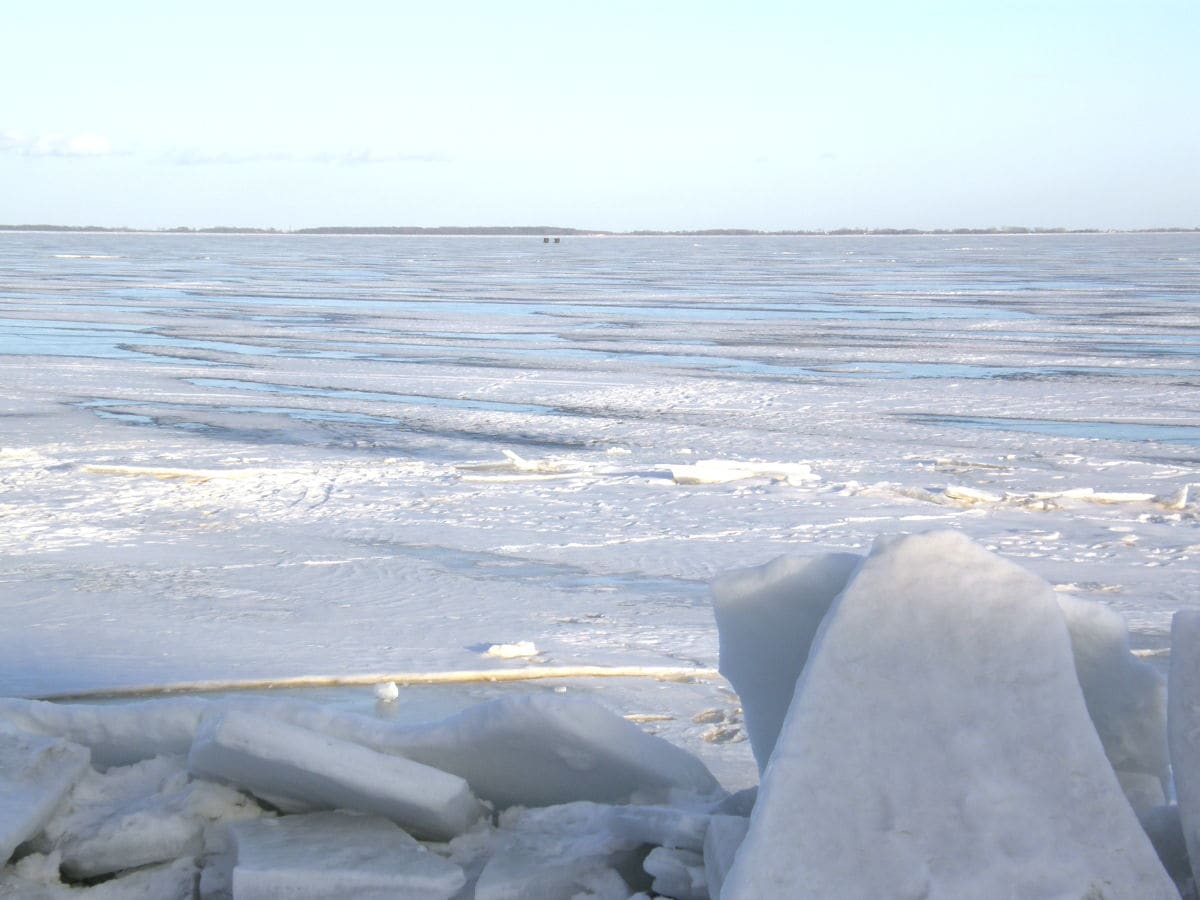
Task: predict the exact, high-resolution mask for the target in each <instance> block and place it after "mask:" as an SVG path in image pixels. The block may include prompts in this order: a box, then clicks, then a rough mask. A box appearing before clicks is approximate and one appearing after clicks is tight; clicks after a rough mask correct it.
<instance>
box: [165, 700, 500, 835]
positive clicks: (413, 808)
mask: <svg viewBox="0 0 1200 900" xmlns="http://www.w3.org/2000/svg"><path fill="white" fill-rule="evenodd" d="M188 767H189V769H190V770H191V771H192V772H193V774H195V775H198V776H200V777H210V778H216V779H218V780H221V781H227V782H229V783H231V784H234V785H236V786H239V787H244V788H246V789H247V790H250V791H252V792H254V793H256V794H259V795H260V796H264V795H265V796H264V799H266V798H281V799H284V800H287V801H292V802H293V803H294V804H296V807H293V808H301V809H303V808H308V809H338V808H343V809H351V810H360V811H363V812H370V813H377V814H379V815H382V816H385V817H386V818H389V819H392V820H393V821H395V822H396V823H397V824H399V825H401V826H402V827H404V828H405V829H406V830H408V831H411V832H412V833H413V834H415V835H417V836H418V837H424V838H430V839H433V840H448V839H449V838H451V837H453V836H454V835H456V834H460V833H461V832H463V831H466V830H467V828H469V827H470V826H471V824H472V823H473V822H475V821H476V820H477V819H478V818H479V815H480V813H481V808H480V806H479V802H478V801H477V800H476V799H475V797H474V796H473V795H472V794H471V791H470V788H469V787H468V786H467V783H466V782H465V781H463V779H461V778H459V777H457V776H455V775H451V774H449V773H447V772H444V771H439V770H438V769H435V768H432V767H430V766H427V765H422V764H421V763H417V762H413V761H411V760H408V759H402V758H400V757H398V756H390V755H387V754H383V753H378V752H375V751H373V750H370V749H368V748H366V747H363V746H359V745H357V744H353V743H350V742H349V741H344V740H340V739H338V738H334V737H329V736H328V735H324V734H318V733H316V732H314V731H309V730H308V729H305V728H300V727H297V726H295V725H290V724H287V723H285V722H281V721H279V720H277V719H272V718H269V717H267V716H254V715H250V714H248V713H244V712H237V711H229V712H226V713H225V714H223V715H221V716H214V717H213V718H212V719H210V720H208V721H206V722H205V723H204V725H203V726H202V727H201V730H200V732H199V733H198V734H197V735H196V741H195V744H194V745H193V746H192V751H191V754H190V755H189V756H188Z"/></svg>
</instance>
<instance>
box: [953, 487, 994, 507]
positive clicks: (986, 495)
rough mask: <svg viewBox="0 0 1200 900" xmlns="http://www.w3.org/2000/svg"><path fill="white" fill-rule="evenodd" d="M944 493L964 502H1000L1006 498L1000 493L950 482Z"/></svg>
mask: <svg viewBox="0 0 1200 900" xmlns="http://www.w3.org/2000/svg"><path fill="white" fill-rule="evenodd" d="M943 493H944V494H945V495H946V496H947V497H949V498H950V499H951V500H958V501H960V502H962V503H967V504H974V503H999V502H1000V501H1001V500H1003V499H1004V498H1003V497H1002V496H1000V495H999V494H994V493H992V492H991V491H984V490H980V489H979V488H973V487H966V486H964V485H957V484H950V485H947V486H946V489H945V491H943Z"/></svg>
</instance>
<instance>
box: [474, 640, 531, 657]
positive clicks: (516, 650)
mask: <svg viewBox="0 0 1200 900" xmlns="http://www.w3.org/2000/svg"><path fill="white" fill-rule="evenodd" d="M483 655H484V656H491V657H493V658H495V659H527V658H529V657H531V656H537V655H538V648H537V647H536V646H534V644H533V642H532V641H516V642H514V643H511V644H489V645H488V648H487V649H486V650H484V651H483Z"/></svg>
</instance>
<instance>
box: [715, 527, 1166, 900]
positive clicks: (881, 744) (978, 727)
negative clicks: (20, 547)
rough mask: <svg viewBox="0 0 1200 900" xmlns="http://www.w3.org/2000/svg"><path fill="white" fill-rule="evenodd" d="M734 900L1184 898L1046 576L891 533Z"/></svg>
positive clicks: (762, 804)
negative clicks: (1113, 749)
mask: <svg viewBox="0 0 1200 900" xmlns="http://www.w3.org/2000/svg"><path fill="white" fill-rule="evenodd" d="M721 895H722V897H723V898H725V900H738V898H747V900H748V898H760V897H782V896H787V897H790V898H797V900H801V898H820V900H836V898H852V897H853V898H864V900H865V898H872V900H873V898H878V897H891V898H898V900H899V898H930V900H951V898H954V900H957V898H961V897H973V898H990V897H996V898H1010V897H1072V898H1083V897H1101V896H1102V897H1106V898H1112V900H1118V898H1129V900H1150V898H1163V900H1167V898H1172V900H1174V898H1177V896H1178V894H1177V892H1176V890H1175V887H1174V885H1173V884H1172V882H1171V880H1170V878H1169V877H1168V876H1167V874H1166V872H1165V871H1164V870H1163V867H1162V865H1161V863H1159V861H1158V858H1157V856H1156V855H1155V852H1154V849H1153V847H1151V845H1150V842H1149V839H1148V838H1147V837H1146V835H1145V833H1144V832H1143V830H1142V828H1141V826H1140V825H1139V824H1138V821H1137V818H1136V816H1135V815H1134V812H1133V810H1132V809H1131V807H1130V806H1129V804H1128V803H1127V802H1126V800H1125V798H1124V796H1123V795H1122V793H1121V788H1120V785H1119V784H1118V783H1117V780H1116V778H1115V777H1114V774H1113V770H1112V767H1111V766H1110V765H1109V764H1108V762H1107V760H1106V757H1105V755H1104V751H1103V747H1102V746H1101V744H1100V741H1099V740H1098V738H1097V735H1096V731H1095V729H1094V728H1093V726H1092V724H1091V721H1090V719H1089V717H1088V714H1087V709H1086V707H1085V705H1084V703H1083V698H1082V695H1081V692H1080V689H1079V682H1078V679H1077V676H1076V674H1075V666H1074V662H1073V658H1072V654H1071V647H1070V641H1069V637H1068V634H1067V630H1066V627H1065V626H1064V622H1063V616H1062V613H1061V611H1060V609H1059V606H1058V604H1057V603H1056V602H1055V597H1054V595H1053V593H1052V592H1051V591H1050V590H1049V589H1048V587H1047V586H1046V584H1045V583H1044V582H1043V581H1042V580H1041V579H1039V578H1037V577H1035V576H1033V575H1031V574H1029V573H1028V572H1026V571H1024V570H1023V569H1021V568H1019V567H1017V566H1015V565H1013V564H1011V563H1008V562H1006V561H1004V560H1002V559H1000V558H998V557H996V556H994V555H992V554H990V553H988V552H987V551H985V550H983V549H982V548H981V547H979V546H978V545H976V544H974V543H972V542H971V541H970V540H969V539H967V538H966V537H964V536H962V535H961V534H958V533H956V532H935V533H931V534H925V535H918V536H910V537H900V538H891V539H880V540H879V541H877V542H876V545H875V547H874V548H873V549H872V551H871V554H870V555H869V556H868V557H867V559H866V560H865V561H864V562H863V565H862V566H861V567H860V568H859V570H858V571H857V573H856V574H855V576H854V577H853V579H852V580H851V581H850V583H849V584H848V585H847V586H846V589H845V590H844V591H843V592H842V593H841V595H840V596H839V597H838V599H837V600H836V601H835V603H834V605H833V607H832V608H831V609H830V611H829V613H828V615H827V617H826V619H825V621H824V623H823V624H822V627H821V630H820V632H819V634H818V636H817V638H816V640H815V641H814V644H813V648H812V652H811V655H810V659H809V662H808V665H807V666H806V667H805V669H804V672H803V674H802V676H801V678H800V681H799V683H798V684H797V686H796V695H795V698H794V700H793V702H792V706H791V709H790V710H789V712H788V716H787V719H786V721H785V723H784V727H783V731H782V733H781V734H780V738H779V742H778V746H777V747H776V748H775V752H774V754H773V756H772V758H771V762H770V764H769V766H768V768H767V772H766V775H765V777H764V779H763V782H762V785H761V788H760V794H759V799H758V803H757V805H756V806H755V809H754V813H753V815H752V817H751V823H750V830H749V833H748V834H747V837H746V841H745V843H744V844H743V845H742V847H741V849H740V850H739V851H738V855H737V858H736V861H735V862H734V866H733V869H732V870H731V871H730V872H729V875H728V878H727V880H726V881H725V884H724V886H723V889H722V894H721Z"/></svg>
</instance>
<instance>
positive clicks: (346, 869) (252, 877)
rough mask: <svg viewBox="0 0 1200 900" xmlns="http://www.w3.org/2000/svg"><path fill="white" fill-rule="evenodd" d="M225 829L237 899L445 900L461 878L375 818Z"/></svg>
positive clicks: (261, 822)
mask: <svg viewBox="0 0 1200 900" xmlns="http://www.w3.org/2000/svg"><path fill="white" fill-rule="evenodd" d="M230 832H231V835H232V839H233V843H234V847H235V851H234V852H235V855H236V863H235V865H234V868H233V896H234V897H235V898H236V900H278V898H284V897H286V898H290V900H327V898H331V897H354V898H356V900H410V898H411V900H418V898H419V900H445V898H449V897H452V896H454V895H455V894H456V893H457V892H458V891H459V889H460V888H462V886H463V885H464V884H465V882H466V878H465V877H464V876H463V871H462V869H461V868H459V867H458V866H456V865H455V864H454V863H452V862H448V861H447V860H444V859H442V858H441V857H440V856H438V855H437V854H436V853H431V852H430V851H428V850H426V849H425V848H424V847H422V846H421V845H420V844H418V843H417V842H416V841H415V840H413V839H412V837H410V836H409V835H407V834H405V833H404V832H403V831H402V830H401V829H399V828H398V827H396V825H394V824H393V823H392V822H390V821H388V820H387V819H383V818H380V817H378V816H363V815H354V814H351V813H344V812H323V813H310V814H308V815H298V816H283V817H281V818H278V819H257V820H255V821H253V822H239V823H237V824H235V825H232V826H230Z"/></svg>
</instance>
